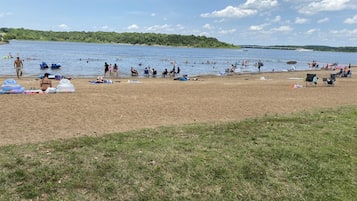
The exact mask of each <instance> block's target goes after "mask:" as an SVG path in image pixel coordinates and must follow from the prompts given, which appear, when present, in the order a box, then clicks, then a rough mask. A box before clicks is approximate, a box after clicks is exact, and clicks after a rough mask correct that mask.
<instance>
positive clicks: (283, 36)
mask: <svg viewBox="0 0 357 201" xmlns="http://www.w3.org/2000/svg"><path fill="white" fill-rule="evenodd" d="M0 27H7V28H25V29H34V30H44V31H50V30H51V31H85V32H92V31H106V32H118V33H122V32H139V33H164V34H180V35H197V36H207V37H213V38H217V39H218V40H220V41H222V42H226V43H230V44H235V45H327V46H334V47H341V46H357V0H87V1H85V0H16V1H13V0H1V6H0Z"/></svg>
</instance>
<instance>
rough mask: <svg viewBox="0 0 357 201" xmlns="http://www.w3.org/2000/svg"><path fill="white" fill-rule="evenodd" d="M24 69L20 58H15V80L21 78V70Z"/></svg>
mask: <svg viewBox="0 0 357 201" xmlns="http://www.w3.org/2000/svg"><path fill="white" fill-rule="evenodd" d="M23 67H24V64H23V63H22V61H21V59H20V57H16V59H15V61H14V68H15V69H16V75H17V78H19V79H20V77H22V68H23Z"/></svg>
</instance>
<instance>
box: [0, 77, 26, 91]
mask: <svg viewBox="0 0 357 201" xmlns="http://www.w3.org/2000/svg"><path fill="white" fill-rule="evenodd" d="M24 92H25V88H24V87H23V86H21V85H19V84H17V83H16V80H14V79H6V80H5V81H4V83H3V84H2V85H1V91H0V94H23V93H24Z"/></svg>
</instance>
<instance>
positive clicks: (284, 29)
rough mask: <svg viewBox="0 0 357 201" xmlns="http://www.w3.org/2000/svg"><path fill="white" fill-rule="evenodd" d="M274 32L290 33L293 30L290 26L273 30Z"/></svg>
mask: <svg viewBox="0 0 357 201" xmlns="http://www.w3.org/2000/svg"><path fill="white" fill-rule="evenodd" d="M271 30H272V31H274V32H289V31H292V30H293V29H292V28H291V27H290V26H280V27H277V28H273V29H271Z"/></svg>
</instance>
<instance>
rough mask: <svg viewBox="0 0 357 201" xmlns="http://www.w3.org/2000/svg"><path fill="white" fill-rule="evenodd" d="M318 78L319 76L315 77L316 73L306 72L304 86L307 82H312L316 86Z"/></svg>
mask: <svg viewBox="0 0 357 201" xmlns="http://www.w3.org/2000/svg"><path fill="white" fill-rule="evenodd" d="M318 79H319V78H318V77H317V75H316V74H310V73H308V74H306V79H305V81H306V86H307V85H308V84H314V85H315V86H317V80H318Z"/></svg>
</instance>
